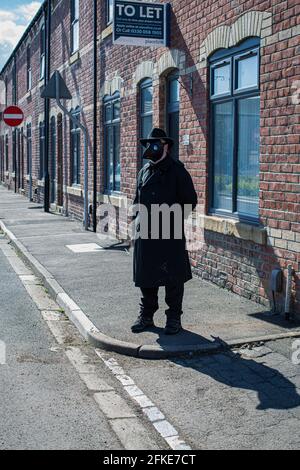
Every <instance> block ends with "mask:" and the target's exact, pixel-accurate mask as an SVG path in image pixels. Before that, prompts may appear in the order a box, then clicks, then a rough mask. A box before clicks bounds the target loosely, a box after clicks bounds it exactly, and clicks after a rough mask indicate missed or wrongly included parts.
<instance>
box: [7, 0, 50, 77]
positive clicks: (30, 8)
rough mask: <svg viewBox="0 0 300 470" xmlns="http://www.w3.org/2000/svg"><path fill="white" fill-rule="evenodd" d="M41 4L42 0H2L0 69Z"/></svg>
mask: <svg viewBox="0 0 300 470" xmlns="http://www.w3.org/2000/svg"><path fill="white" fill-rule="evenodd" d="M41 4H42V0H34V1H32V0H1V1H0V70H1V69H2V67H3V65H4V64H5V63H6V61H7V59H8V58H9V56H10V54H11V53H12V51H13V49H14V47H15V46H16V45H17V43H18V42H19V40H20V38H21V36H22V35H23V33H24V31H25V30H26V28H27V26H28V25H29V23H30V21H31V20H32V18H33V17H34V15H35V14H36V12H37V11H38V9H39V8H40V6H41Z"/></svg>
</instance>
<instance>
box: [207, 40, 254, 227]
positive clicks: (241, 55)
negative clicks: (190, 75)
mask: <svg viewBox="0 0 300 470" xmlns="http://www.w3.org/2000/svg"><path fill="white" fill-rule="evenodd" d="M259 44H260V43H259V39H255V38H252V39H249V40H247V41H245V42H244V43H242V44H240V46H238V47H233V48H231V49H226V50H225V49H222V50H220V51H218V52H216V53H215V54H214V55H213V56H212V57H211V58H210V101H211V150H212V152H211V159H210V160H211V178H210V181H211V184H210V196H211V197H210V204H211V212H213V213H216V214H218V213H219V214H222V215H227V216H230V217H232V216H235V217H237V218H239V219H246V220H249V221H251V220H253V221H257V220H258V206H259V203H258V200H259V197H258V196H259V152H260V150H259V146H260V91H259V62H260V60H259Z"/></svg>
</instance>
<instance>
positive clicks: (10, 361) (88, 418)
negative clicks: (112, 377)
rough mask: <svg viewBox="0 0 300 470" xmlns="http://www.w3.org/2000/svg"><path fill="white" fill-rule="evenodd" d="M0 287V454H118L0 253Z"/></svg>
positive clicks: (113, 438) (84, 391) (103, 420)
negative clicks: (1, 352) (1, 356)
mask: <svg viewBox="0 0 300 470" xmlns="http://www.w3.org/2000/svg"><path fill="white" fill-rule="evenodd" d="M0 286H1V289H0V342H1V343H0V344H1V345H2V349H3V342H5V344H6V364H5V365H0V382H1V387H0V402H1V407H0V449H2V450H3V449H26V450H27V449H41V450H48V449H97V450H98V449H99V450H100V449H103V450H108V449H121V448H122V447H121V445H120V443H119V442H118V440H117V438H116V436H115V434H114V433H113V431H112V430H111V428H110V427H109V425H108V423H107V421H106V418H105V417H104V416H103V415H102V413H101V411H100V410H99V408H98V406H97V404H96V403H95V401H94V400H93V398H92V397H91V396H90V395H89V393H88V389H87V388H86V387H85V385H84V383H83V382H82V381H81V380H80V378H79V376H78V374H77V372H76V371H75V369H74V368H73V367H72V365H71V363H70V362H69V361H68V359H67V357H66V356H65V354H64V352H63V351H62V350H60V349H59V348H57V343H56V341H55V338H54V337H53V336H52V334H51V332H50V330H49V329H48V327H47V325H46V323H45V322H44V321H43V319H42V317H41V314H40V312H39V310H38V309H37V307H36V306H35V304H34V303H33V301H32V300H31V298H30V297H29V295H28V294H27V292H26V290H25V289H24V287H23V285H22V284H21V282H20V280H19V279H18V277H17V275H16V274H15V272H14V271H13V270H12V268H11V266H10V264H9V263H8V261H7V259H6V258H5V257H4V255H3V253H2V251H1V250H0ZM0 362H1V361H0Z"/></svg>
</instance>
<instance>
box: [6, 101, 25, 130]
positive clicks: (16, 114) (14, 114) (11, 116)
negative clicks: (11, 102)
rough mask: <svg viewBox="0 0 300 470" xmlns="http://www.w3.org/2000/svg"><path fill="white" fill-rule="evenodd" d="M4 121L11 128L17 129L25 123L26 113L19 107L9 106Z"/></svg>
mask: <svg viewBox="0 0 300 470" xmlns="http://www.w3.org/2000/svg"><path fill="white" fill-rule="evenodd" d="M3 120H4V122H5V124H7V125H8V126H10V127H17V126H19V125H20V124H22V122H23V121H24V113H23V111H22V109H21V108H19V107H18V106H9V107H8V108H6V110H5V111H4V113H3Z"/></svg>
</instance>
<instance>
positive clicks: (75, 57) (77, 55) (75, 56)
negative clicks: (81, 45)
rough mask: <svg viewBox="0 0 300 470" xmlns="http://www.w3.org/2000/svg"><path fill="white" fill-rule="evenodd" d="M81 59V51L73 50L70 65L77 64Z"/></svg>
mask: <svg viewBox="0 0 300 470" xmlns="http://www.w3.org/2000/svg"><path fill="white" fill-rule="evenodd" d="M79 59H80V53H79V51H76V52H73V54H72V55H71V56H70V59H69V65H73V64H75V62H77V61H78V60H79Z"/></svg>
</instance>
